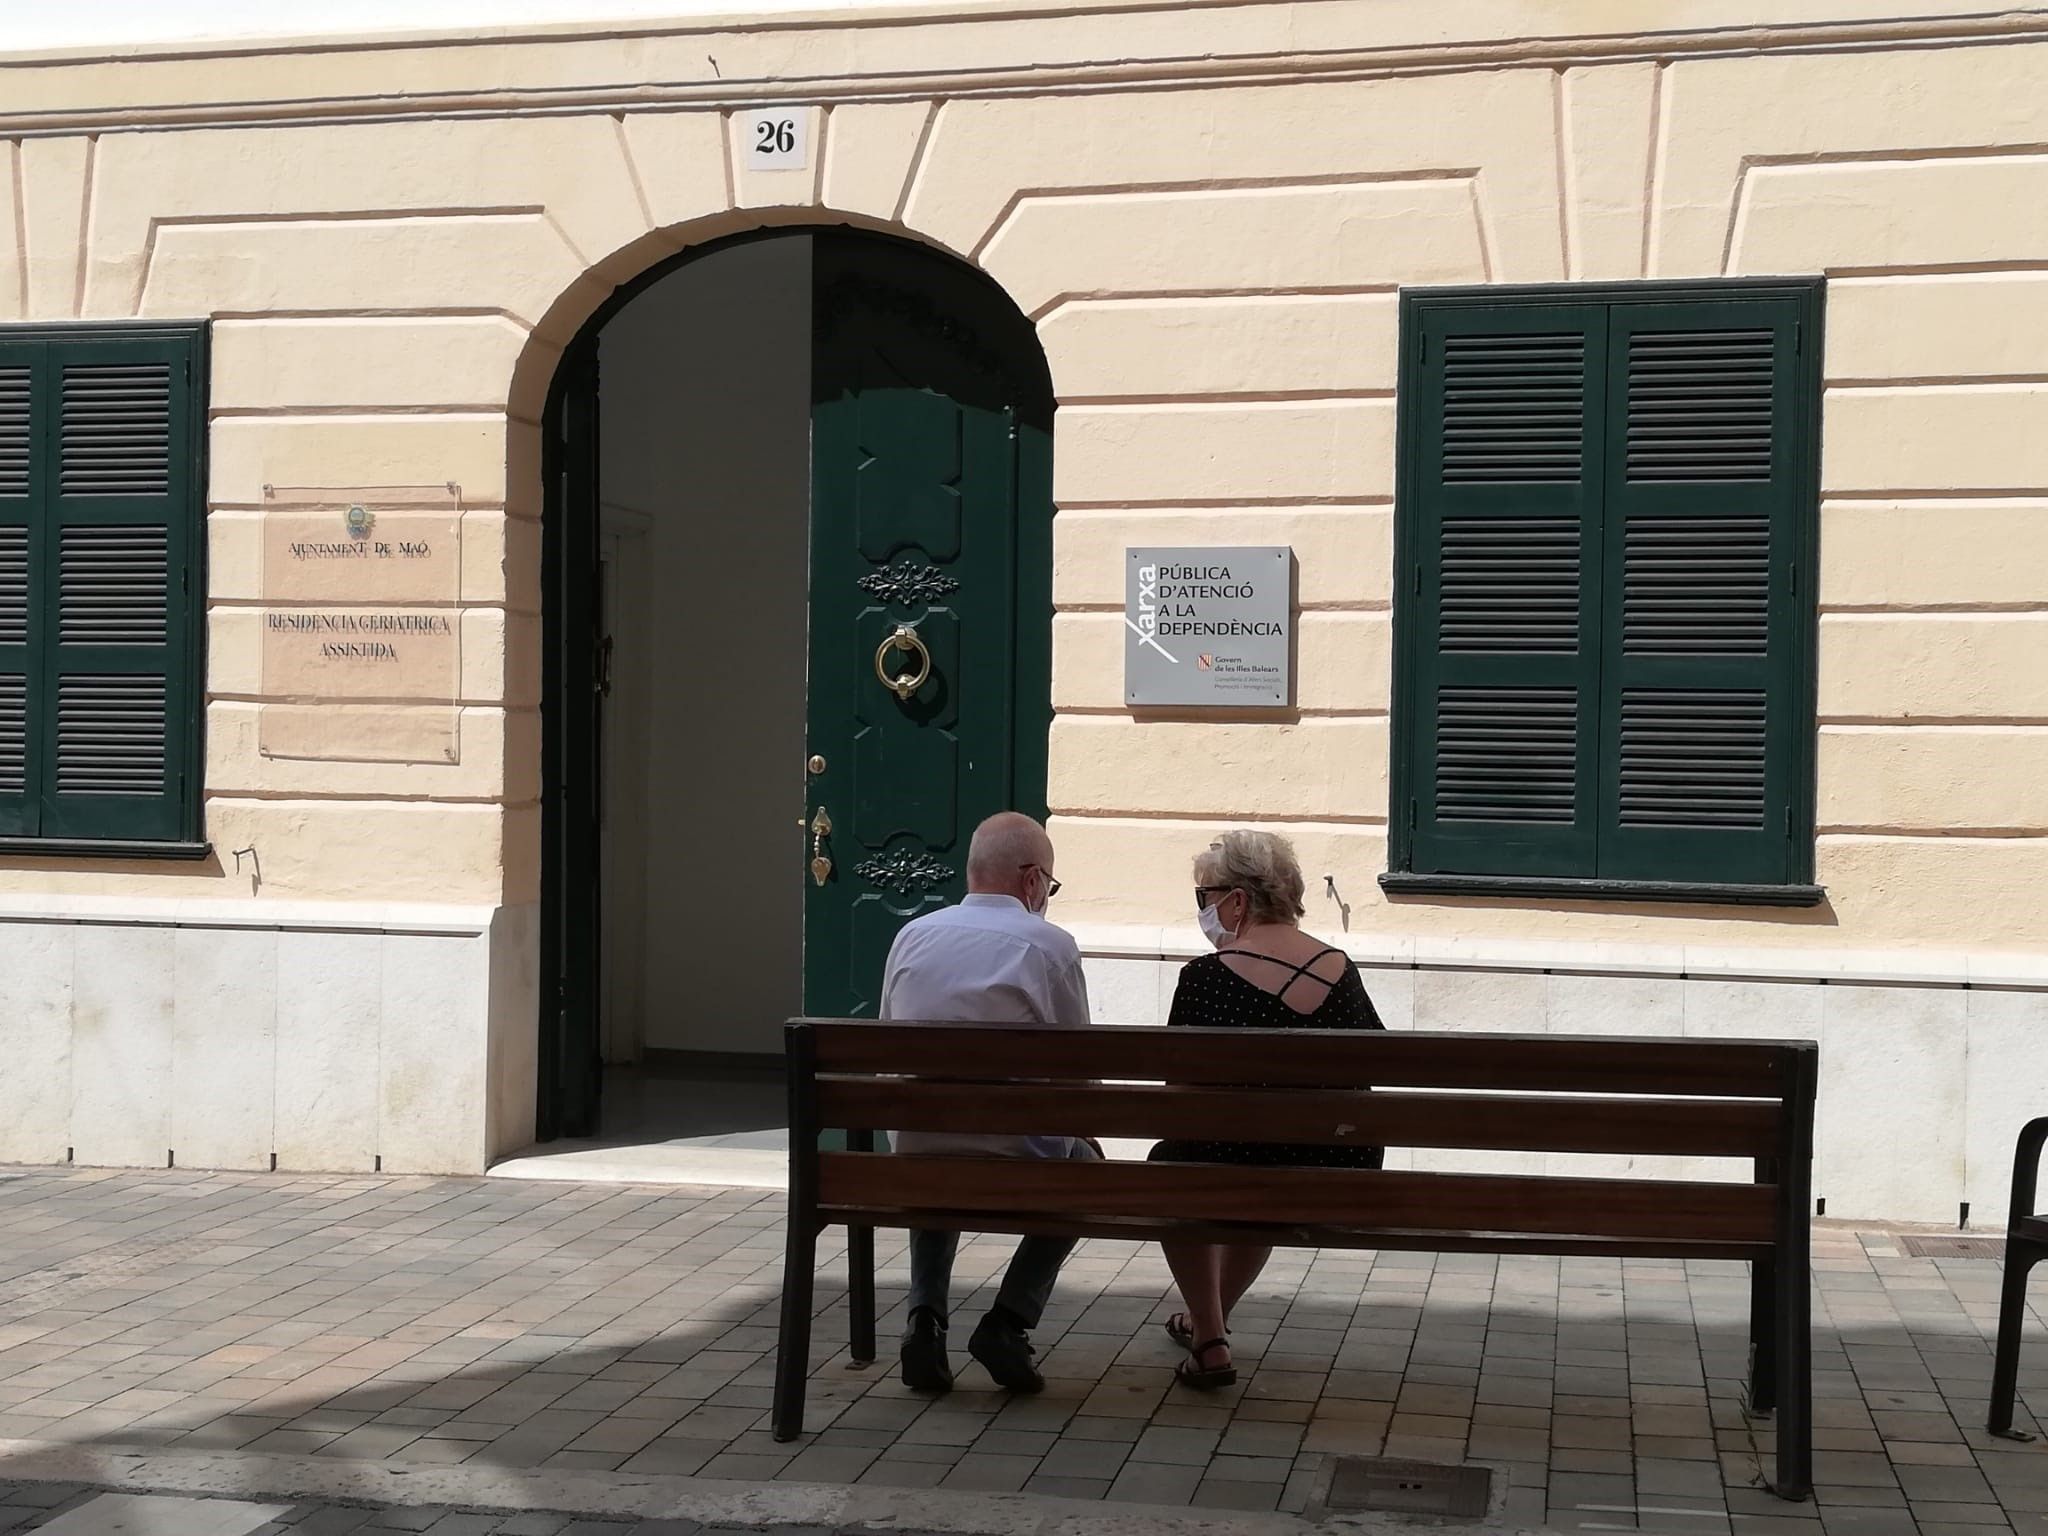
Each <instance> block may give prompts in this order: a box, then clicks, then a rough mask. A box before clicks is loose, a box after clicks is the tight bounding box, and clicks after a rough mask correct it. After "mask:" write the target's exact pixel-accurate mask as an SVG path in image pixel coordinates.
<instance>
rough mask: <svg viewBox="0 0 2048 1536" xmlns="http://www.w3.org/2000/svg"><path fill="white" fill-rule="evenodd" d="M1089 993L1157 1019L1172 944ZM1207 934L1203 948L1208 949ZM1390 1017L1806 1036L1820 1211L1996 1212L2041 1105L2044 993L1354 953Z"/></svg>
mask: <svg viewBox="0 0 2048 1536" xmlns="http://www.w3.org/2000/svg"><path fill="white" fill-rule="evenodd" d="M1094 938H1095V935H1093V934H1091V935H1089V936H1088V939H1087V940H1086V941H1084V944H1085V947H1086V948H1087V949H1088V951H1089V953H1088V957H1087V967H1088V989H1089V995H1090V999H1091V1001H1092V1003H1093V1006H1094V1013H1095V1017H1096V1019H1097V1020H1098V1021H1099V1022H1101V1023H1105V1024H1160V1023H1163V1022H1164V1021H1165V1019H1166V1015H1167V1010H1168V1007H1169V1005H1170V1003H1171V1001H1172V997H1173V987H1174V982H1175V978H1176V977H1177V976H1178V974H1179V971H1180V967H1181V965H1182V964H1183V963H1184V962H1183V961H1182V959H1180V958H1178V957H1175V958H1150V959H1148V958H1138V957H1135V956H1134V955H1132V954H1131V953H1130V952H1129V948H1128V946H1125V947H1124V949H1123V952H1121V953H1111V954H1107V955H1105V954H1102V953H1100V952H1099V950H1098V949H1097V947H1096V945H1095V944H1094V942H1093V940H1094ZM1205 947H1206V946H1205ZM1360 970H1361V972H1362V973H1363V975H1364V977H1365V985H1366V991H1367V992H1368V993H1370V994H1371V996H1372V999H1373V1002H1374V1004H1375V1006H1376V1007H1377V1008H1378V1010H1379V1013H1380V1016H1381V1018H1383V1019H1384V1020H1385V1021H1386V1023H1387V1026H1388V1027H1389V1028H1390V1029H1425V1030H1449V1031H1454V1032H1467V1031H1469V1032H1473V1033H1484V1032H1488V1031H1497V1032H1510V1033H1528V1034H1558V1035H1678V1036H1695V1037H1700V1038H1711V1037H1716V1036H1721V1037H1727V1036H1735V1037H1748V1038H1758V1039H1794V1040H1816V1041H1819V1042H1820V1047H1821V1071H1820V1102H1819V1107H1818V1109H1817V1111H1816V1123H1815V1135H1816V1141H1817V1146H1816V1153H1815V1166H1814V1193H1815V1194H1816V1195H1817V1196H1818V1197H1820V1198H1822V1199H1824V1200H1825V1201H1826V1202H1827V1214H1828V1215H1829V1216H1840V1217H1845V1218H1850V1219H1877V1220H1890V1221H1927V1222H1941V1223H1945V1224H1953V1223H1954V1222H1955V1221H1956V1220H1957V1218H1958V1215H1959V1213H1960V1211H1961V1209H1962V1206H1963V1204H1964V1203H1965V1202H1967V1203H1968V1205H1969V1207H1970V1212H1971V1223H1972V1225H1975V1226H1984V1227H1990V1226H2002V1225H2003V1222H2004V1213H2005V1209H2006V1205H2007V1202H2008V1200H2009V1198H2010V1189H2011V1174H2012V1147H2013V1138H2014V1137H2015V1136H2016V1135H2017V1134H2018V1132H2019V1128H2020V1126H2021V1125H2023V1124H2024V1123H2025V1122H2026V1121H2027V1120H2029V1119H2030V1118H2032V1117H2033V1116H2036V1115H2042V1114H2048V990H2044V989H2041V988H2037V987H1997V986H1972V985H1960V984H1955V983H1948V984H1940V983H1923V984H1918V985H1905V984H1896V983H1894V984H1884V983H1870V982H1861V981H1856V982H1852V981H1845V980H1841V979H1838V978H1836V977H1832V976H1806V977H1800V976H1796V975H1795V976H1781V977H1778V978H1776V979H1771V980H1761V979H1754V978H1751V979H1732V978H1728V977H1723V976H1695V975H1676V974H1673V975H1645V974H1631V973H1628V972H1627V971H1625V970H1623V971H1616V972H1611V973H1605V974H1603V973H1600V972H1596V971H1578V970H1566V969H1559V970H1553V971H1548V972H1546V971H1544V970H1540V969H1527V968H1523V967H1509V966H1502V967H1500V968H1486V967H1482V966H1480V965H1477V964H1475V963H1473V962H1472V961H1470V960H1464V961H1461V962H1459V963H1457V964H1361V965H1360ZM1389 1166H1413V1167H1425V1166H1426V1167H1432V1168H1435V1167H1453V1166H1455V1167H1459V1168H1469V1169H1471V1170H1472V1171H1503V1172H1507V1171H1533V1170H1535V1169H1536V1168H1538V1167H1539V1166H1541V1167H1544V1168H1548V1169H1550V1170H1552V1171H1563V1170H1564V1169H1565V1168H1567V1167H1569V1168H1571V1169H1573V1170H1574V1171H1580V1172H1585V1173H1588V1174H1603V1173H1605V1174H1632V1175H1637V1176H1643V1177H1662V1178H1747V1177H1749V1171H1748V1169H1747V1168H1746V1167H1739V1166H1736V1165H1735V1164H1733V1163H1732V1162H1728V1161H1725V1160H1724V1161H1719V1162H1716V1161H1710V1160H1703V1159H1684V1158H1656V1159H1635V1160H1633V1161H1631V1160H1627V1159H1616V1158H1594V1157H1579V1156H1572V1157H1562V1156H1555V1155H1553V1156H1550V1157H1548V1158H1538V1157H1535V1156H1532V1155H1528V1154H1519V1153H1492V1154H1466V1155H1462V1156H1454V1155H1451V1154H1437V1153H1428V1152H1423V1153H1402V1152H1399V1151H1397V1152H1396V1153H1395V1154H1393V1155H1392V1156H1391V1157H1390V1160H1389Z"/></svg>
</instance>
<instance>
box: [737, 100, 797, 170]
mask: <svg viewBox="0 0 2048 1536" xmlns="http://www.w3.org/2000/svg"><path fill="white" fill-rule="evenodd" d="M810 126H811V110H810V108H809V107H763V108H761V109H760V110H759V111H755V112H743V113H741V114H740V143H741V145H742V146H743V150H742V152H743V153H744V154H745V155H746V157H747V166H748V168H749V169H751V170H756V171H801V170H803V169H804V168H805V167H806V166H808V165H809V164H810V163H811V158H810V157H811V145H810Z"/></svg>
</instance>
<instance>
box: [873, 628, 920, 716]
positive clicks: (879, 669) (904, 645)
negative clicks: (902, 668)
mask: <svg viewBox="0 0 2048 1536" xmlns="http://www.w3.org/2000/svg"><path fill="white" fill-rule="evenodd" d="M891 651H908V652H910V654H911V655H913V656H915V657H916V658H917V669H916V670H915V671H913V672H905V673H903V674H902V675H901V676H897V677H891V676H890V675H889V666H888V661H889V653H890V652H891ZM931 675H932V653H931V652H930V651H928V650H927V649H925V643H924V642H923V641H922V640H920V639H918V637H917V631H916V630H915V629H914V628H912V627H911V626H910V625H908V624H898V625H897V626H896V631H895V633H894V634H891V635H889V636H888V637H886V638H885V639H884V640H883V641H882V643H881V644H880V645H878V646H876V647H875V676H876V677H878V678H880V679H881V682H882V686H883V687H884V688H886V689H888V690H889V691H890V692H891V693H893V694H895V695H896V697H897V698H899V699H908V698H909V697H910V696H911V695H912V694H913V693H915V692H917V690H918V689H920V688H922V687H923V686H924V685H925V683H926V681H927V680H928V679H929V678H930V677H931Z"/></svg>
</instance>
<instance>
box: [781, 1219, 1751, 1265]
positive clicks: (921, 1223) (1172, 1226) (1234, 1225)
mask: <svg viewBox="0 0 2048 1536" xmlns="http://www.w3.org/2000/svg"><path fill="white" fill-rule="evenodd" d="M819 1214H820V1216H821V1217H822V1218H823V1219H824V1220H826V1221H828V1222H842V1223H851V1224H853V1225H865V1226H877V1227H910V1226H916V1227H927V1228H931V1229H934V1230H937V1231H946V1232H996V1233H1004V1234H1014V1235H1016V1236H1020V1237H1026V1236H1031V1235H1034V1234H1043V1235H1045V1236H1049V1237H1096V1238H1107V1239H1109V1240H1111V1241H1113V1242H1133V1243H1156V1242H1159V1241H1161V1240H1168V1241H1172V1242H1177V1243H1179V1242H1187V1243H1248V1244H1252V1245H1255V1246H1260V1247H1272V1248H1357V1249H1386V1250H1388V1251H1390V1252H1394V1251H1399V1252H1406V1253H1514V1254H1532V1255H1543V1254H1549V1255H1556V1254H1571V1255H1592V1256H1598V1257H1602V1258H1622V1259H1738V1260H1741V1259H1752V1260H1753V1259H1759V1258H1767V1257H1768V1256H1769V1255H1770V1245H1769V1244H1767V1243H1738V1242H1722V1241H1710V1240H1705V1239H1699V1238H1654V1237H1640V1238H1629V1237H1612V1236H1604V1235H1593V1236H1586V1235H1579V1236H1573V1235H1565V1234H1556V1233H1542V1232H1536V1233H1529V1232H1441V1231H1435V1230H1425V1231H1419V1232H1410V1231H1403V1230H1401V1229H1400V1228H1396V1227H1342V1226H1334V1227H1325V1226H1289V1225H1284V1224H1274V1223H1270V1222H1261V1223H1256V1224H1253V1223H1246V1222H1227V1221H1180V1220H1166V1219H1163V1218H1158V1217H1146V1216H1067V1215H1059V1216H1033V1215H1031V1214H1030V1213H1028V1212H1008V1211H1003V1212H997V1211H927V1210H922V1209H920V1210H918V1211H915V1212H911V1211H903V1210H897V1211H864V1210H846V1209H844V1208H840V1207H834V1208H832V1209H829V1210H828V1209H825V1208H823V1207H820V1210H819Z"/></svg>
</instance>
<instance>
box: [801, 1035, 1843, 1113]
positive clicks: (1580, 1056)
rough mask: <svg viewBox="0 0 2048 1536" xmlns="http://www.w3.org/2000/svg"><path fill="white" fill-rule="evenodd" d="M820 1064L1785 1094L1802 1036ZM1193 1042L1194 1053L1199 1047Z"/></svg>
mask: <svg viewBox="0 0 2048 1536" xmlns="http://www.w3.org/2000/svg"><path fill="white" fill-rule="evenodd" d="M810 1027H811V1029H812V1031H813V1038H814V1040H815V1048H816V1052H817V1057H816V1059H817V1065H818V1069H819V1070H820V1071H822V1072H903V1071H905V1070H915V1071H917V1072H918V1073H920V1074H922V1075H924V1076H927V1077H935V1078H953V1079H958V1080H960V1081H963V1082H974V1081H995V1082H1004V1081H1015V1080H1017V1079H1018V1078H1020V1077H1026V1076H1029V1077H1032V1078H1038V1079H1044V1080H1048V1081H1058V1080H1064V1079H1084V1080H1086V1079H1095V1078H1160V1077H1165V1076H1168V1075H1171V1077H1172V1078H1173V1079H1174V1081H1176V1082H1181V1083H1189V1084H1197V1085H1199V1084H1212V1085H1217V1086H1230V1085H1232V1084H1243V1083H1263V1084H1267V1085H1269V1086H1274V1087H1283V1086H1284V1087H1303V1088H1349V1087H1355V1086H1356V1085H1358V1084H1360V1083H1372V1084H1375V1085H1377V1086H1380V1087H1387V1088H1410V1087H1412V1088H1440V1089H1442V1088H1488V1089H1505V1090H1521V1091H1524V1092H1565V1093H1571V1092H1577V1093H1632V1094H1667V1095H1672V1096H1683V1097H1729V1098H1758V1099H1774V1098H1782V1097H1783V1096H1784V1093H1785V1089H1786V1087H1787V1085H1788V1084H1789V1083H1790V1082H1791V1081H1792V1080H1793V1077H1794V1073H1793V1069H1792V1063H1793V1062H1794V1061H1795V1060H1796V1059H1797V1058H1798V1057H1799V1056H1800V1055H1802V1054H1807V1053H1811V1052H1813V1051H1814V1049H1815V1047H1814V1046H1813V1044H1812V1043H1811V1042H1810V1041H1776V1040H1684V1039H1679V1040H1655V1039H1648V1040H1646V1039H1635V1038H1602V1037H1586V1038H1578V1037H1572V1036H1559V1035H1494V1034H1489V1035H1487V1036H1486V1037H1485V1048H1484V1049H1483V1050H1475V1049H1474V1045H1475V1044H1476V1042H1475V1039H1474V1037H1473V1036H1471V1035H1455V1034H1425V1033H1419V1032H1414V1031H1409V1030H1389V1031H1381V1030H1326V1029H1289V1030H1271V1029H1259V1030H1238V1029H1176V1030H1175V1031H1173V1033H1172V1034H1171V1035H1169V1034H1168V1033H1167V1032H1166V1031H1164V1030H1162V1029H1160V1028H1158V1027H1156V1026H1145V1025H1110V1024H1100V1025H1096V1026H1094V1027H1093V1028H1090V1029H1085V1030H1072V1029H1050V1028H1044V1027H1041V1026H1033V1025H1021V1024H1004V1025H974V1024H899V1023H894V1022H891V1023H886V1024H882V1023H871V1022H867V1021H865V1020H863V1021H860V1022H845V1021H832V1020H819V1021H813V1022H812V1023H811V1025H810ZM1197 1047H1198V1048H1197Z"/></svg>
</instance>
